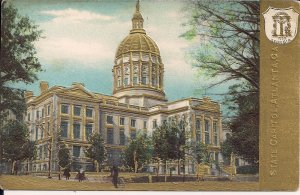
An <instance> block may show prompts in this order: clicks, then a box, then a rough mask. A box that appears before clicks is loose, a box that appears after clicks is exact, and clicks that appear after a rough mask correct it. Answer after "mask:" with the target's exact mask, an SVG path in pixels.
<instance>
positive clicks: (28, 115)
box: [27, 112, 30, 121]
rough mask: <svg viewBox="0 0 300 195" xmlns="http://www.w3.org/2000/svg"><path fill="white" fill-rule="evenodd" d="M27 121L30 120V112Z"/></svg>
mask: <svg viewBox="0 0 300 195" xmlns="http://www.w3.org/2000/svg"><path fill="white" fill-rule="evenodd" d="M27 121H30V112H28V113H27Z"/></svg>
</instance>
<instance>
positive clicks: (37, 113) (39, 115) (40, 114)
mask: <svg viewBox="0 0 300 195" xmlns="http://www.w3.org/2000/svg"><path fill="white" fill-rule="evenodd" d="M50 112H51V106H50V105H47V112H46V113H45V108H42V109H41V110H40V109H38V110H36V111H35V116H36V119H39V118H44V117H45V114H46V115H47V116H50ZM30 120H31V114H30V112H28V113H27V121H30Z"/></svg>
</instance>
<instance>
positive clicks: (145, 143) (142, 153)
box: [124, 131, 153, 173]
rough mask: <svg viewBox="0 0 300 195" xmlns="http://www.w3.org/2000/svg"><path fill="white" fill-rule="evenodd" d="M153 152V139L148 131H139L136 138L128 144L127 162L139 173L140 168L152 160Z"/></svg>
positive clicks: (126, 151) (126, 150)
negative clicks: (148, 134)
mask: <svg viewBox="0 0 300 195" xmlns="http://www.w3.org/2000/svg"><path fill="white" fill-rule="evenodd" d="M152 152H153V147H152V140H151V139H150V137H149V136H147V134H146V133H144V132H142V131H139V132H138V133H137V136H136V138H135V139H132V140H130V143H129V145H128V146H126V149H125V152H124V154H125V161H126V164H127V165H128V166H129V167H131V168H132V169H133V170H134V172H135V173H137V171H138V169H140V168H142V167H143V166H144V165H145V163H147V162H149V161H150V160H151V158H152Z"/></svg>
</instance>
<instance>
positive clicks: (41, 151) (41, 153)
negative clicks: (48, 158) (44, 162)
mask: <svg viewBox="0 0 300 195" xmlns="http://www.w3.org/2000/svg"><path fill="white" fill-rule="evenodd" d="M42 155H43V148H42V146H40V147H39V158H40V159H42Z"/></svg>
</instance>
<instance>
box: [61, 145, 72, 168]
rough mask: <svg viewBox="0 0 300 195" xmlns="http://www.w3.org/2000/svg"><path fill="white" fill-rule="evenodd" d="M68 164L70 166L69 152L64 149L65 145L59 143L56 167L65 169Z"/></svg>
mask: <svg viewBox="0 0 300 195" xmlns="http://www.w3.org/2000/svg"><path fill="white" fill-rule="evenodd" d="M70 164H71V155H70V151H69V149H68V148H67V147H66V144H65V143H63V142H61V143H60V144H59V151H58V165H59V166H60V167H62V168H66V167H68V166H69V165H70Z"/></svg>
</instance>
